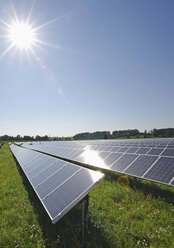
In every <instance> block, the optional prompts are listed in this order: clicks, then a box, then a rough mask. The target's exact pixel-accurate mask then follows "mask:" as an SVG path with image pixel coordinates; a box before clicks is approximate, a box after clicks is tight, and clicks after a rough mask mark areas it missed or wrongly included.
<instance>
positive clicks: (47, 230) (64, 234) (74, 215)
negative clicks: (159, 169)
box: [0, 144, 174, 248]
mask: <svg viewBox="0 0 174 248" xmlns="http://www.w3.org/2000/svg"><path fill="white" fill-rule="evenodd" d="M119 176H120V175H118V174H116V173H107V174H106V177H105V179H104V180H103V181H102V182H101V183H100V184H99V185H98V186H97V187H96V188H95V189H94V190H93V191H92V192H91V193H90V198H89V211H88V214H89V218H88V235H87V237H86V241H85V247H91V248H95V247H96V248H99V247H103V248H105V247H109V248H110V247H117V248H122V247H126V248H134V247H137V248H138V247H139V248H141V247H150V248H172V247H174V188H171V187H168V186H165V185H160V184H156V183H152V182H148V181H142V180H140V179H135V178H133V177H129V178H128V179H126V182H128V181H129V186H124V184H118V183H117V181H118V178H119ZM123 179H124V178H123ZM80 239H81V206H80V205H77V206H76V207H75V208H74V209H72V210H71V211H70V212H69V213H68V214H67V215H66V216H65V217H63V218H62V219H61V220H60V221H59V222H58V223H57V224H56V225H52V224H51V221H50V219H49V217H48V216H47V214H46V212H45V210H44V209H43V207H42V205H41V204H40V202H39V200H38V199H37V197H36V196H35V193H34V192H33V190H32V188H31V186H30V185H29V183H28V181H27V179H26V178H25V176H24V174H23V172H22V171H21V169H20V167H19V165H18V164H16V162H15V160H14V158H13V156H12V154H11V152H10V150H9V148H8V145H7V144H5V145H4V146H2V148H1V149H0V248H1V247H2V248H6V247H15V248H17V247H21V248H24V247H27V248H30V247H31V248H32V247H33V248H34V247H61V248H70V247H74V248H78V247H82V245H81V241H80Z"/></svg>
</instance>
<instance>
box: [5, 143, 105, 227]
mask: <svg viewBox="0 0 174 248" xmlns="http://www.w3.org/2000/svg"><path fill="white" fill-rule="evenodd" d="M10 149H11V151H12V153H13V154H14V156H15V157H16V159H17V160H18V162H19V164H20V166H21V168H22V169H23V171H24V173H25V175H26V177H27V178H28V180H29V182H30V183H31V185H32V187H33V189H34V190H35V192H36V194H37V195H38V197H39V199H40V201H41V203H42V204H43V206H44V208H45V209H46V211H47V213H48V215H49V216H50V218H51V220H52V222H53V223H55V222H56V221H58V220H59V219H60V218H61V217H62V216H64V215H65V214H66V213H67V212H68V211H69V210H70V209H71V208H72V207H74V206H75V205H76V204H77V203H78V202H80V201H81V200H82V199H83V198H84V197H85V196H86V195H87V194H88V193H89V192H90V191H91V190H92V189H93V188H94V187H95V186H96V184H97V183H98V182H99V181H100V180H101V179H102V178H103V176H104V175H103V174H102V173H100V172H95V171H92V170H89V169H87V168H83V167H80V166H78V165H75V164H72V163H68V162H65V161H63V160H59V159H57V158H54V157H50V156H48V155H45V154H42V153H38V152H36V151H32V150H28V149H25V148H21V147H17V146H15V145H11V146H10ZM36 154H37V155H38V154H39V156H36ZM34 157H35V158H36V160H34V159H33V158H34ZM26 158H27V164H25V165H23V163H24V161H26ZM29 160H30V161H31V164H30V163H29Z"/></svg>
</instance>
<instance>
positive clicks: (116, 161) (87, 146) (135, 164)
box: [24, 139, 174, 185]
mask: <svg viewBox="0 0 174 248" xmlns="http://www.w3.org/2000/svg"><path fill="white" fill-rule="evenodd" d="M173 144H174V139H142V140H141V139H137V140H122V141H120V140H95V141H94V140H93V141H66V142H65V141H62V142H54V141H53V142H42V143H41V145H40V146H38V144H37V143H36V142H35V143H33V147H34V149H36V150H39V151H44V152H47V151H48V150H49V153H50V154H54V155H56V156H60V157H62V158H65V159H66V158H68V159H70V160H73V161H76V162H81V163H83V164H89V165H93V166H95V167H99V168H103V169H107V170H110V171H115V172H119V173H123V174H127V175H132V176H136V177H140V178H144V179H148V180H152V181H156V182H160V183H164V184H168V185H174V182H173V181H174V179H173V177H174V176H173V167H174V164H173V161H174V148H173ZM24 145H25V146H26V147H28V143H26V144H24ZM62 149H67V153H64V154H62V152H61V151H62ZM53 151H54V152H53ZM61 155H62V156H61ZM167 159H169V160H167ZM166 161H168V162H166ZM169 161H170V162H169ZM164 164H166V165H165V166H166V167H165V166H164ZM163 166H164V167H163ZM164 168H165V169H164Z"/></svg>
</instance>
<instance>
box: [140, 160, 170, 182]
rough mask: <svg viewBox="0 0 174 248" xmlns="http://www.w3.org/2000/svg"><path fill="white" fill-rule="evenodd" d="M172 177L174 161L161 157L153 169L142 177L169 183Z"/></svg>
mask: <svg viewBox="0 0 174 248" xmlns="http://www.w3.org/2000/svg"><path fill="white" fill-rule="evenodd" d="M173 177H174V160H173V159H172V158H165V157H161V158H159V160H158V161H157V162H156V163H155V164H154V165H153V167H152V168H151V169H150V170H149V171H148V172H147V173H146V174H145V175H144V178H147V179H150V180H154V181H158V182H162V183H169V182H170V181H171V179H172V178H173Z"/></svg>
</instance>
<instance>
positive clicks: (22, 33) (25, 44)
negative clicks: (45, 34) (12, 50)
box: [8, 22, 36, 50]
mask: <svg viewBox="0 0 174 248" xmlns="http://www.w3.org/2000/svg"><path fill="white" fill-rule="evenodd" d="M8 32H9V35H8V36H9V40H10V42H11V44H12V46H16V47H17V48H19V49H25V50H27V49H30V48H31V47H32V45H34V44H35V42H36V33H35V31H34V29H32V27H31V26H30V25H28V24H26V23H22V22H21V23H20V22H18V23H14V24H12V25H10V28H9V31H8Z"/></svg>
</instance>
